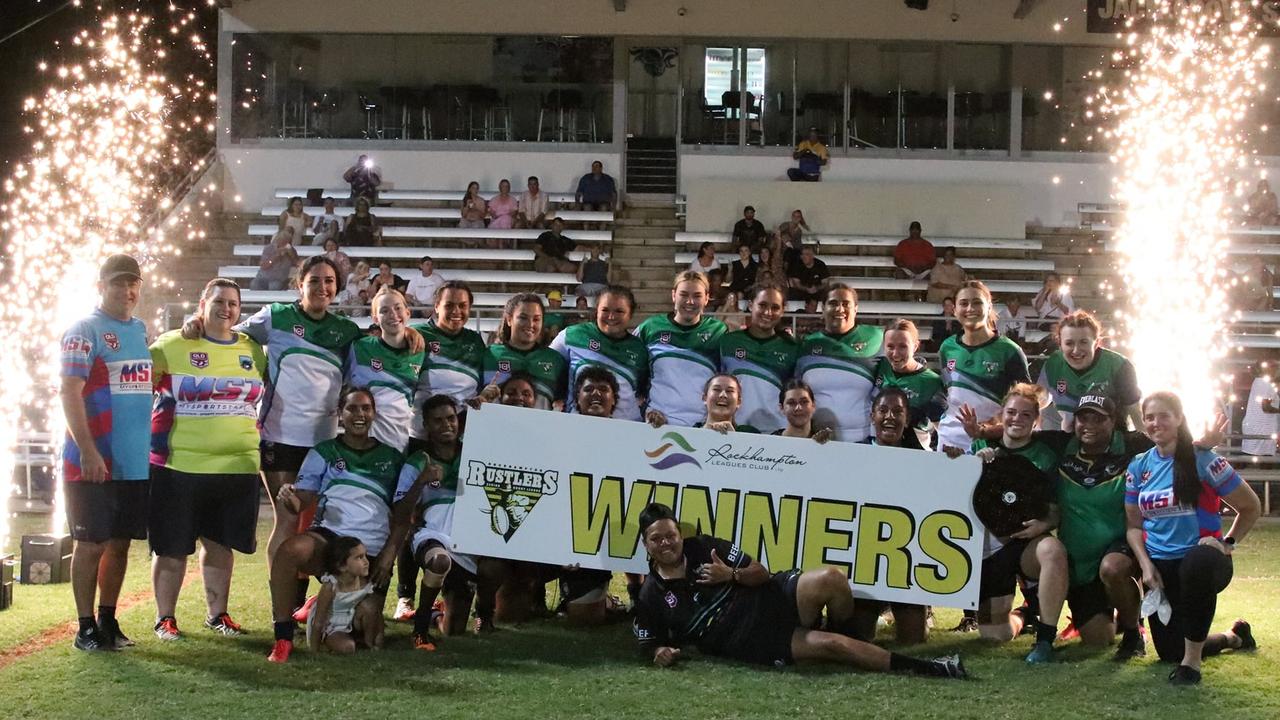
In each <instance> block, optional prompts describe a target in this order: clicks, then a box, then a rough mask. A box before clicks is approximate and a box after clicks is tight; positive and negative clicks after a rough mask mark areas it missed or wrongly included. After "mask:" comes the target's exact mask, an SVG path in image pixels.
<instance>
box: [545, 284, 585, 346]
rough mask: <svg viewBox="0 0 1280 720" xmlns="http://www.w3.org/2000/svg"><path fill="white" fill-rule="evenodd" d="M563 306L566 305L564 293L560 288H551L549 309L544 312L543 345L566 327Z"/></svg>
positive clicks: (548, 293) (548, 296) (548, 302)
mask: <svg viewBox="0 0 1280 720" xmlns="http://www.w3.org/2000/svg"><path fill="white" fill-rule="evenodd" d="M579 297H581V296H579ZM562 307H564V293H562V292H560V291H559V290H549V291H548V292H547V309H546V311H545V312H543V314H542V344H543V345H546V344H547V343H549V342H551V340H552V338H554V337H555V336H556V335H559V334H560V331H561V330H563V329H564V326H565V320H564V313H562V312H560V309H561V308H562Z"/></svg>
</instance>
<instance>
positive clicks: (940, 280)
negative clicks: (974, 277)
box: [924, 247, 969, 303]
mask: <svg viewBox="0 0 1280 720" xmlns="http://www.w3.org/2000/svg"><path fill="white" fill-rule="evenodd" d="M968 279H969V277H968V274H967V273H966V272H965V271H964V268H962V267H960V266H959V265H957V264H956V249H955V248H953V247H949V248H943V250H942V259H941V260H939V261H938V262H937V263H936V264H935V265H934V266H933V269H932V270H930V271H929V289H928V290H927V291H926V292H925V295H924V299H925V302H931V303H940V302H942V301H943V300H945V299H946V298H949V297H955V294H956V291H957V290H959V289H960V286H961V285H963V284H964V283H965V281H966V280H968Z"/></svg>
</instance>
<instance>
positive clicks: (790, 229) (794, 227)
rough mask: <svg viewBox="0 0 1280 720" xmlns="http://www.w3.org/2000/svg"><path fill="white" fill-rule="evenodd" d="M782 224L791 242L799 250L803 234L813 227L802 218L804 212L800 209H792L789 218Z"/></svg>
mask: <svg viewBox="0 0 1280 720" xmlns="http://www.w3.org/2000/svg"><path fill="white" fill-rule="evenodd" d="M783 224H784V225H786V226H787V234H788V235H789V236H791V242H792V243H793V244H794V246H795V248H796V250H797V251H799V249H800V246H801V245H803V244H804V234H805V233H807V232H813V228H811V227H809V222H808V221H807V220H805V219H804V213H803V212H801V211H800V210H792V211H791V219H790V220H787V221H786V222H785V223H783Z"/></svg>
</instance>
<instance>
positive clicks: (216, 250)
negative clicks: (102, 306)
mask: <svg viewBox="0 0 1280 720" xmlns="http://www.w3.org/2000/svg"><path fill="white" fill-rule="evenodd" d="M254 219H255V217H254V216H253V215H240V214H232V213H218V212H211V213H210V214H209V217H208V218H207V219H201V220H200V221H198V222H193V223H192V225H193V227H192V231H193V232H195V233H196V234H197V237H196V238H194V239H191V240H187V241H177V242H175V245H176V246H177V247H178V248H179V250H180V253H181V254H175V255H173V256H170V257H166V258H165V259H164V260H162V261H161V263H160V266H159V267H158V268H157V273H156V274H157V276H158V277H162V278H164V279H165V280H167V281H168V283H169V284H168V285H167V286H166V287H164V288H152V289H151V290H150V292H144V293H143V305H144V311H145V312H140V313H139V315H140V316H141V317H152V315H151V314H150V312H151V310H153V309H155V310H159V309H160V308H162V307H163V306H164V305H165V304H169V303H182V302H185V303H190V306H191V307H192V308H194V307H195V305H196V303H197V302H199V300H200V292H201V291H202V290H204V286H205V284H206V283H208V282H209V281H210V280H212V279H213V278H215V277H217V276H218V268H219V267H220V266H222V265H227V264H232V263H234V262H235V260H234V255H233V252H232V251H233V249H234V246H235V244H236V243H238V242H240V243H243V242H244V241H245V238H246V237H247V236H248V234H249V223H250V222H251V221H252V220H254ZM200 233H203V237H200V236H199V234H200ZM243 285H244V286H245V287H248V286H249V283H248V281H247V280H246V281H243ZM177 320H180V318H178V317H177V315H174V317H173V319H172V321H173V322H176V321H177ZM174 327H176V325H174ZM166 329H169V328H166Z"/></svg>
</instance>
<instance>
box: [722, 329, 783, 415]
mask: <svg viewBox="0 0 1280 720" xmlns="http://www.w3.org/2000/svg"><path fill="white" fill-rule="evenodd" d="M799 353H800V344H799V343H797V342H796V341H795V340H794V339H792V338H791V336H790V335H785V334H783V333H775V334H774V335H773V337H770V338H767V339H765V340H760V339H757V338H755V337H753V336H752V335H751V333H750V332H748V331H746V330H735V331H733V332H731V333H726V334H725V336H724V337H722V338H720V369H721V370H722V371H723V372H727V373H729V374H730V375H733V376H734V377H736V378H737V379H738V383H739V384H741V385H742V407H741V408H739V409H738V414H737V416H736V417H737V421H738V422H740V423H742V424H744V425H750V426H752V427H754V428H757V429H759V430H760V432H762V433H772V432H773V431H775V430H781V429H782V428H784V427H786V426H787V419H786V417H784V416H783V414H782V410H781V409H780V408H779V407H778V393H780V392H782V386H783V384H785V383H786V382H787V380H788V379H790V378H791V375H792V374H793V373H794V372H795V367H796V356H797V355H799Z"/></svg>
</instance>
